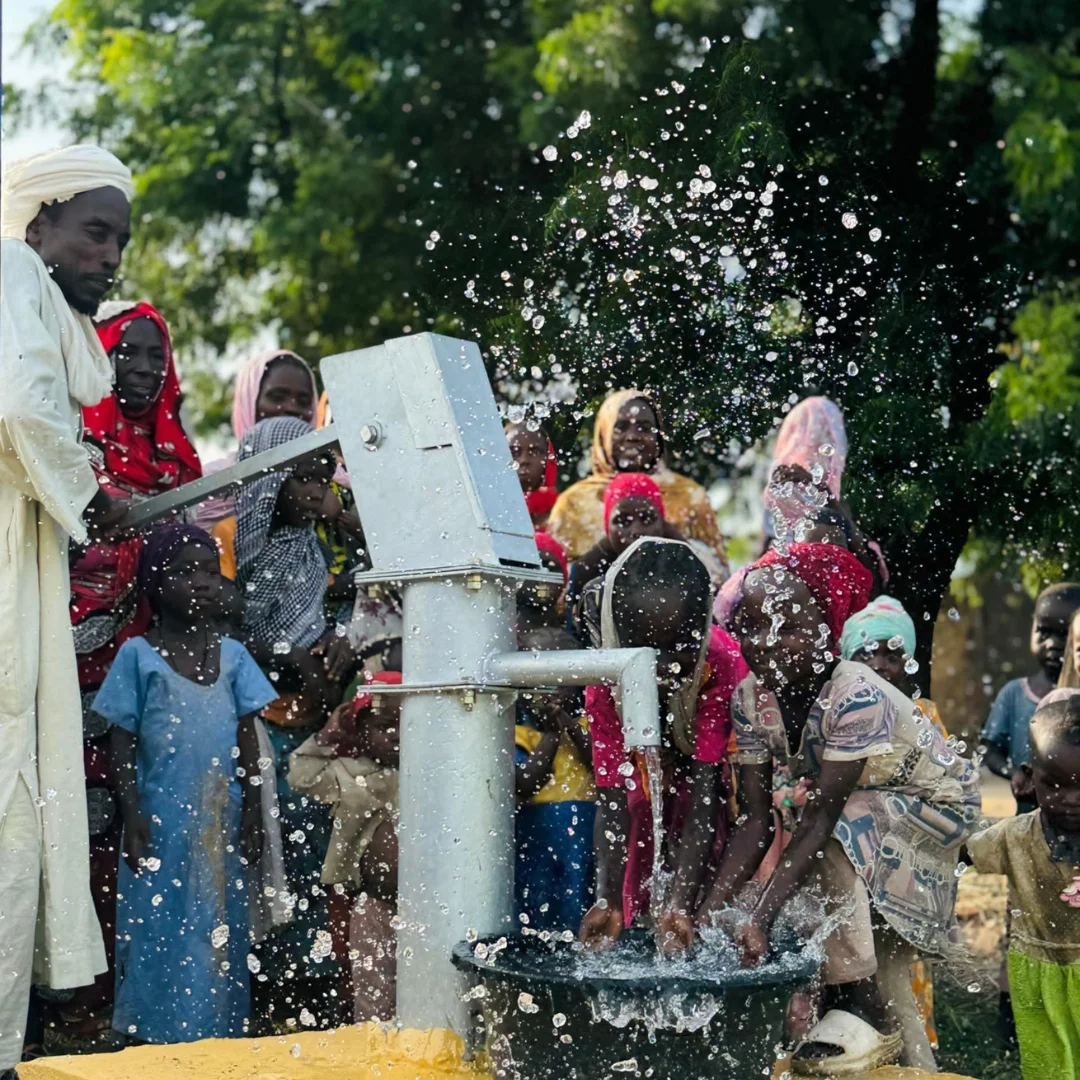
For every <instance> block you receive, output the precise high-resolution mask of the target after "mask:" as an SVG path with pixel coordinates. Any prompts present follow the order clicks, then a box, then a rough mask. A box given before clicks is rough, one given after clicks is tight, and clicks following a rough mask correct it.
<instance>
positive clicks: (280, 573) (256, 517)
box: [236, 416, 327, 648]
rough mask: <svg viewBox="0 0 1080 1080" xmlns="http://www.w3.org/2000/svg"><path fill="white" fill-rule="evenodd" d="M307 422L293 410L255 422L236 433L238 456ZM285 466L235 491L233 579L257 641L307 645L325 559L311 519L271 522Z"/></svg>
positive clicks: (319, 616) (301, 430) (320, 616)
mask: <svg viewBox="0 0 1080 1080" xmlns="http://www.w3.org/2000/svg"><path fill="white" fill-rule="evenodd" d="M311 430H312V429H311V425H310V424H308V423H305V421H303V420H299V419H297V418H296V417H294V416H274V417H271V418H270V419H269V420H262V421H260V422H259V423H258V424H256V425H255V426H254V427H253V428H252V429H251V430H250V431H249V432H248V433H247V434H246V435H245V436H244V438H243V439H242V440H241V441H240V451H239V453H238V454H237V460H238V461H244V460H246V459H247V458H250V457H253V456H254V455H255V454H261V453H262V452H263V451H264V450H272V449H273V448H274V447H277V446H281V445H282V444H283V443H287V442H291V441H292V440H293V439H299V438H300V436H301V435H306V434H307V433H308V432H309V431H311ZM291 472H292V470H291V469H276V470H274V471H273V472H269V473H266V474H265V475H264V476H259V477H256V478H255V479H254V480H249V481H247V482H246V483H245V484H244V486H243V487H242V488H241V489H240V494H239V495H237V497H236V583H237V585H239V586H240V589H241V591H242V593H243V597H244V626H245V627H247V628H248V629H249V630H251V631H252V632H253V633H254V634H255V636H256V637H258V638H259V640H261V641H266V642H268V643H269V644H271V645H279V644H285V645H289V646H300V647H302V648H309V647H310V646H312V645H314V644H315V642H317V641H318V640H319V638H320V637H322V635H323V632H324V631H325V630H326V615H325V613H324V610H323V601H324V600H325V598H326V586H327V563H326V557H325V555H324V553H323V549H322V545H321V544H320V543H319V538H318V537H317V536H316V535H315V529H314V526H311V525H304V526H295V525H276V526H275V525H274V524H273V520H274V511H275V510H276V508H277V501H278V496H279V495H280V493H281V486H282V484H284V483H285V481H286V480H287V479H288V478H289V475H290V473H291Z"/></svg>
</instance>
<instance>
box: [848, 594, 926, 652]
mask: <svg viewBox="0 0 1080 1080" xmlns="http://www.w3.org/2000/svg"><path fill="white" fill-rule="evenodd" d="M894 638H899V639H900V640H901V641H902V642H903V649H904V652H905V653H907V655H908V656H911V655H913V654H914V652H915V623H914V622H913V621H912V618H911V616H910V615H909V614H908V613H907V612H906V611H905V610H904V606H903V605H902V604H901V603H900V601H899V600H894V599H893V598H892V597H891V596H879V597H878V598H877V599H876V600H872V601H871V602H870V603H869V604H867V605H866V607H864V608H863V609H862V611H857V612H856V613H855V614H854V615H852V616H851V618H850V619H848V621H847V622H846V623H844V632H843V634H842V635H841V636H840V655H841V656H842V657H843V658H844V659H845V660H850V659H851V658H852V657H853V656H854V655H855V654H856V653H858V652H861V651H862V650H863V649H865V648H867V647H869V646H871V645H873V644H875V643H876V642H879V641H892V640H893V639H894Z"/></svg>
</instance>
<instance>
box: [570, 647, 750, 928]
mask: <svg viewBox="0 0 1080 1080" xmlns="http://www.w3.org/2000/svg"><path fill="white" fill-rule="evenodd" d="M705 662H706V669H705V678H704V680H703V681H702V684H701V691H700V693H699V694H698V703H697V710H696V712H695V714H694V760H695V761H702V762H705V763H707V764H710V765H720V764H722V763H724V762H725V761H726V759H727V752H728V740H729V739H730V736H731V695H732V693H733V691H734V690H735V687H736V686H738V684H739V683H740V682H741V681H742V680H743V679H744V678H745V677H746V676H747V675H748V674H749V668H748V667H747V666H746V662H745V661H744V660H743V658H742V655H741V653H740V652H739V645H738V642H737V641H736V640H735V639H734V638H733V637H732V636H731V635H730V634H728V633H727V632H726V631H724V630H721V629H720V627H718V626H713V627H712V632H711V636H710V639H709V646H708V651H707V653H706V655H705ZM585 708H586V711H587V712H588V714H589V726H590V729H591V732H592V744H593V771H594V773H595V775H596V785H597V787H599V788H614V787H624V788H626V801H627V805H628V807H629V810H630V836H629V842H628V844H627V861H626V876H625V878H624V879H623V922H624V924H625V925H626V926H629V925H630V924H631V922H633V920H634V917H635V916H636V915H637V913H638V912H640V911H642V910H646V909H647V908H648V899H649V890H648V877H649V874H650V872H651V869H652V846H653V836H652V813H651V811H650V808H649V799H648V795H647V794H646V790H645V786H644V784H643V783H642V775H641V767H640V766H639V765H638V763H636V762H635V763H633V764H635V770H634V773H633V774H632V775H631V777H630V778H629V779H631V780H633V781H634V783H633V785H632V786H631V787H626V781H627V779H628V778H627V777H625V776H624V775H623V774H622V773H620V771H619V770H620V767H622V766H623V765H624V764H625V763H626V762H627V761H629V760H630V758H629V757H628V756H627V753H626V750H625V748H624V746H623V730H622V721H621V720H620V718H619V714H618V711H617V710H616V708H615V699H614V698H613V697H612V694H611V690H610V689H609V688H608V687H606V686H590V687H587V688H586V690H585ZM689 773H690V759H689V758H687V757H686V756H685V755H683V754H681V753H679V752H678V751H677V750H674V749H665V753H664V791H665V792H666V793H668V795H667V798H666V799H665V803H664V826H665V834H666V836H667V838H668V848H669V851H670V850H671V849H672V848H673V846H674V843H675V842H676V841H677V840H678V837H679V836H680V834H681V832H682V826H683V822H684V821H685V820H686V815H687V813H688V812H689V810H690V802H691V795H692V789H691V785H690V776H689ZM673 788H674V792H672V789H673ZM601 797H603V796H602V794H601ZM716 802H717V811H718V813H717V821H716V837H715V841H714V844H713V853H712V857H713V859H714V860H715V859H716V858H718V856H719V854H720V852H721V851H722V850H723V847H724V842H725V840H726V839H727V807H726V805H725V803H724V801H723V800H721V799H718V800H717V801H716Z"/></svg>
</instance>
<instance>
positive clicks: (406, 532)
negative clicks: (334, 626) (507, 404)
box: [320, 334, 540, 574]
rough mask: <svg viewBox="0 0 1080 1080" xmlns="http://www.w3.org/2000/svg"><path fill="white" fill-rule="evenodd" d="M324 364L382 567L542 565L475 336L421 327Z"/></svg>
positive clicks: (390, 569) (398, 570)
mask: <svg viewBox="0 0 1080 1080" xmlns="http://www.w3.org/2000/svg"><path fill="white" fill-rule="evenodd" d="M320 370H321V372H322V376H323V380H324V382H325V384H326V387H327V389H328V390H329V392H330V401H331V402H332V404H333V409H334V418H335V428H336V429H337V430H338V434H339V441H340V446H341V450H342V453H343V454H344V457H345V464H346V467H347V468H348V470H349V475H350V476H351V477H352V490H353V494H354V495H355V497H356V503H357V509H358V511H359V514H360V519H361V521H363V523H364V535H365V537H366V538H367V543H368V547H369V550H370V552H371V558H372V563H373V565H374V567H375V569H376V570H378V571H386V572H388V573H404V574H408V573H409V572H411V571H416V570H430V569H434V568H439V567H447V566H455V565H457V566H461V565H467V564H474V565H481V566H491V567H513V566H525V567H537V566H539V565H540V562H539V558H538V555H537V551H536V543H535V541H534V539H533V527H532V522H531V520H530V518H529V512H528V510H527V509H526V506H525V498H524V496H523V495H522V493H521V486H520V484H519V483H518V478H517V474H516V472H515V470H514V467H513V460H512V458H511V456H510V449H509V446H508V445H507V442H506V437H505V435H504V434H503V430H502V425H501V424H500V422H499V413H498V409H497V407H496V405H495V398H494V395H493V394H492V391H491V385H490V383H489V382H488V377H487V372H486V371H485V370H484V363H483V360H482V359H481V356H480V350H479V349H478V348H477V346H476V345H475V344H474V343H473V342H467V341H459V340H457V339H456V338H448V337H442V336H440V335H438V334H415V335H413V336H411V337H404V338H396V339H394V340H392V341H388V342H386V343H385V344H383V345H376V346H374V347H373V348H370V349H360V350H357V351H356V352H350V353H341V354H339V355H337V356H328V357H326V358H325V359H324V360H323V361H322V363H321V365H320Z"/></svg>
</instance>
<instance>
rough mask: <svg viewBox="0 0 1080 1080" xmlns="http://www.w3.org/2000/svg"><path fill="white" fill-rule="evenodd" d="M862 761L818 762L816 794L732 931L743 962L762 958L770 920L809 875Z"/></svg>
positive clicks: (836, 819) (861, 766)
mask: <svg viewBox="0 0 1080 1080" xmlns="http://www.w3.org/2000/svg"><path fill="white" fill-rule="evenodd" d="M865 764H866V762H865V761H864V760H863V759H862V758H857V759H855V760H854V761H825V763H824V764H823V765H822V767H821V776H820V777H819V779H818V787H817V791H816V793H815V794H816V796H817V797H816V798H815V799H813V800H812V801H810V802H808V803H807V804H806V807H805V809H804V810H803V813H802V817H801V819H800V820H799V824H798V826H797V827H796V829H795V832H794V834H793V835H792V837H791V843H790V844H788V846H787V848H786V849H785V850H784V858H783V859H782V860H781V861H780V865H779V866H778V867H777V868H776V871H775V873H774V874H773V876H772V877H771V878H770V879H769V882H768V884H767V885H766V886H765V891H764V892H763V893H762V894H761V898H760V899H759V900H758V902H757V907H756V908H755V909H754V912H753V915H752V918H751V919H750V921H749V922H748V923H745V924H744V925H742V926H740V927H739V929H738V930H737V931H736V933H735V944H736V946H738V948H739V951H740V952H741V954H742V961H743V963H744V964H748V965H753V964H757V963H759V962H760V961H761V960H762V959H763V958H764V956H765V953H766V952H767V951H768V947H769V942H768V934H769V930H770V929H771V927H772V924H773V920H774V919H775V918H776V916H777V914H778V912H779V911H780V909H781V908H782V907H783V906H784V904H785V903H786V902H787V900H788V898H789V897H790V896H791V895H792V893H794V892H795V890H796V889H797V888H798V887H799V886H800V885H801V884H802V883H803V882H804V881H805V880H806V878H807V877H808V876H809V874H810V871H811V870H812V869H813V867H814V864H815V863H816V862H817V858H818V854H819V852H821V851H824V849H825V845H826V844H827V843H828V842H829V838H830V837H831V836H832V834H833V829H835V828H836V823H837V821H839V820H840V814H841V812H842V811H843V809H844V806H845V804H846V803H847V801H848V799H849V798H850V796H851V793H852V792H853V791H854V790H855V785H856V784H858V782H859V777H860V775H862V771H863V767H864V766H865Z"/></svg>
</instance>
